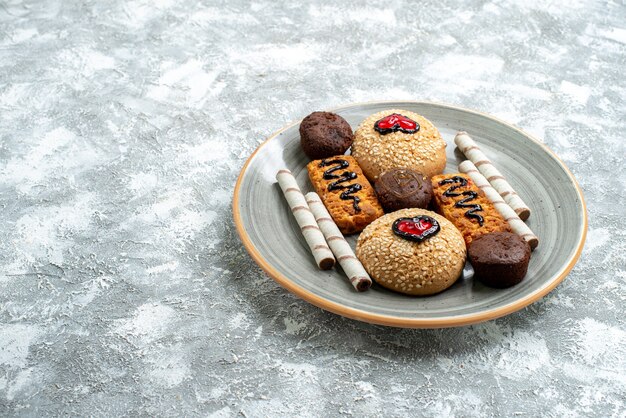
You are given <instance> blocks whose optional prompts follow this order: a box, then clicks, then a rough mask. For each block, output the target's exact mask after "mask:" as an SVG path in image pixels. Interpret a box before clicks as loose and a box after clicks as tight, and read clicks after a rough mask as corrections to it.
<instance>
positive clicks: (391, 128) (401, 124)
mask: <svg viewBox="0 0 626 418" xmlns="http://www.w3.org/2000/svg"><path fill="white" fill-rule="evenodd" d="M374 129H375V130H376V132H378V133H379V134H381V135H387V134H390V133H392V132H404V133H405V134H413V133H415V132H417V131H419V130H420V125H419V123H417V122H415V121H414V120H413V119H411V118H407V117H406V116H404V115H401V114H399V113H392V114H391V115H389V116H385V117H384V118H382V119H379V120H377V121H376V123H374Z"/></svg>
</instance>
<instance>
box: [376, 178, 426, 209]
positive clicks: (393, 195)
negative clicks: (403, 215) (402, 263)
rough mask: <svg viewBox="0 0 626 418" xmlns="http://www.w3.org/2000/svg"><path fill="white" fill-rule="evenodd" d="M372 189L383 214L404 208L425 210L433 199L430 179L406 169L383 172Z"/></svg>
mask: <svg viewBox="0 0 626 418" xmlns="http://www.w3.org/2000/svg"><path fill="white" fill-rule="evenodd" d="M374 189H375V190H376V194H377V195H378V201H379V202H380V204H381V205H382V206H383V208H384V209H385V212H394V211H396V210H400V209H406V208H420V209H426V208H427V207H428V204H429V203H430V199H431V198H432V197H433V187H432V185H431V184H430V179H428V178H426V176H424V175H423V174H422V173H419V172H417V171H413V170H411V169H408V168H392V169H391V170H387V171H385V172H384V173H383V174H381V175H380V177H378V180H376V183H374Z"/></svg>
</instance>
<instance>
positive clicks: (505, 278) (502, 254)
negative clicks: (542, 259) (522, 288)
mask: <svg viewBox="0 0 626 418" xmlns="http://www.w3.org/2000/svg"><path fill="white" fill-rule="evenodd" d="M468 255H469V258H470V261H471V263H472V266H473V267H474V277H476V278H477V279H478V280H480V281H481V282H483V283H484V284H486V285H487V286H491V287H498V288H503V287H510V286H513V285H516V284H518V283H519V282H521V281H522V279H523V278H524V276H525V275H526V271H527V270H528V261H529V260H530V246H529V245H528V243H527V242H526V241H524V239H523V238H522V237H520V236H519V235H517V234H513V233H511V232H491V233H489V234H485V235H481V236H479V237H478V238H476V239H474V240H473V241H472V242H471V243H470V245H469V248H468Z"/></svg>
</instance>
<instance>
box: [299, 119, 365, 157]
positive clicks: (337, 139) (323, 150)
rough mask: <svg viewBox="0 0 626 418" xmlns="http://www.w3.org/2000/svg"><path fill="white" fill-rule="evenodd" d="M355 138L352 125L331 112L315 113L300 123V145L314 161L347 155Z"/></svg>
mask: <svg viewBox="0 0 626 418" xmlns="http://www.w3.org/2000/svg"><path fill="white" fill-rule="evenodd" d="M353 138H354V136H353V134H352V128H351V127H350V124H349V123H348V122H346V120H345V119H344V118H342V117H341V116H339V115H337V114H335V113H330V112H313V113H311V114H310V115H309V116H307V117H306V118H304V119H303V120H302V123H300V145H301V146H302V150H303V151H304V153H305V154H306V155H307V156H308V157H309V158H311V159H312V160H319V159H322V158H328V157H332V156H334V155H341V154H343V153H345V152H346V151H347V150H348V148H350V145H352V140H353Z"/></svg>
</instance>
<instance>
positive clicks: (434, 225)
mask: <svg viewBox="0 0 626 418" xmlns="http://www.w3.org/2000/svg"><path fill="white" fill-rule="evenodd" d="M391 229H392V230H393V233H394V234H396V235H398V236H399V237H402V238H404V239H408V240H411V241H417V242H422V241H424V240H425V239H427V238H430V237H432V236H434V235H437V233H438V232H439V229H440V227H439V222H437V221H436V220H435V219H434V218H431V217H430V216H426V215H419V216H416V217H415V218H398V219H396V220H395V222H394V223H393V225H392V226H391Z"/></svg>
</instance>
